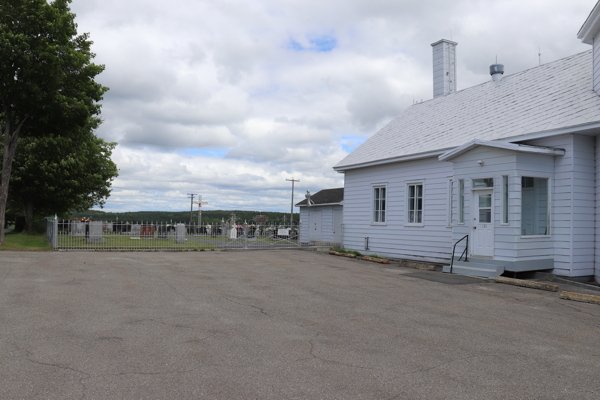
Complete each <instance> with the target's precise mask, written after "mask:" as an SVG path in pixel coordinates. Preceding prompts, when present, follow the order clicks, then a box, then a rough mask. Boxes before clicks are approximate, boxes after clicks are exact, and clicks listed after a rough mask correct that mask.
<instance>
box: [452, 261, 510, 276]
mask: <svg viewBox="0 0 600 400" xmlns="http://www.w3.org/2000/svg"><path fill="white" fill-rule="evenodd" d="M443 271H444V272H446V273H449V272H450V266H449V265H444V269H443ZM503 272H504V266H502V265H498V264H484V263H479V262H478V263H475V262H470V261H469V262H464V261H458V262H454V266H453V267H452V273H453V274H458V275H468V276H480V277H483V278H496V277H498V276H500V275H502V273H503Z"/></svg>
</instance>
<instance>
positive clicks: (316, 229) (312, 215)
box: [308, 210, 321, 241]
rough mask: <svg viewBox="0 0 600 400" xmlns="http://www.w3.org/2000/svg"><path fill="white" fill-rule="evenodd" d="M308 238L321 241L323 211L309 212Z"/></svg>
mask: <svg viewBox="0 0 600 400" xmlns="http://www.w3.org/2000/svg"><path fill="white" fill-rule="evenodd" d="M308 238H309V239H310V240H315V241H319V240H321V211H315V210H310V211H309V217H308Z"/></svg>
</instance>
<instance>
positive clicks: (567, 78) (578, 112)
mask: <svg viewBox="0 0 600 400" xmlns="http://www.w3.org/2000/svg"><path fill="white" fill-rule="evenodd" d="M573 127H580V128H581V129H583V128H590V127H600V97H599V96H598V95H597V94H596V93H595V92H594V91H593V90H592V51H591V50H589V51H586V52H583V53H579V54H575V55H573V56H570V57H567V58H563V59H561V60H558V61H554V62H551V63H547V64H543V65H541V66H538V67H535V68H531V69H528V70H526V71H523V72H518V73H515V74H512V75H508V76H505V77H503V78H502V79H501V80H499V81H497V82H493V81H491V80H490V81H488V82H486V83H483V84H481V85H478V86H474V87H471V88H468V89H464V90H461V91H458V92H455V93H452V94H449V95H446V96H441V97H438V98H435V99H432V100H429V101H425V102H423V103H418V104H414V105H412V106H410V107H409V108H408V109H406V110H405V111H404V112H403V113H402V114H400V115H399V116H398V117H396V118H395V119H393V120H392V121H391V122H390V123H388V124H387V125H386V126H384V127H383V128H382V129H381V130H380V131H379V132H377V133H375V134H374V135H373V136H372V137H371V138H370V139H369V140H367V141H366V142H365V143H363V144H362V145H361V146H360V147H358V148H357V149H356V150H355V151H354V152H352V153H351V154H349V155H348V156H347V157H346V158H344V159H343V160H342V161H340V162H339V163H338V164H337V165H336V166H335V167H334V169H336V170H338V171H344V170H347V169H352V168H360V167H364V166H369V165H377V164H382V163H389V162H397V161H404V160H408V159H412V158H423V157H427V156H439V155H440V154H442V153H444V152H445V151H447V150H449V149H452V148H455V147H457V146H459V145H461V144H462V143H466V142H468V141H470V140H474V139H481V140H488V141H491V140H504V141H518V140H523V139H524V138H523V136H524V135H530V134H537V133H544V132H547V133H548V134H551V133H552V132H556V131H559V130H561V129H564V128H569V129H571V128H573Z"/></svg>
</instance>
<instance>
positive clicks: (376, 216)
mask: <svg viewBox="0 0 600 400" xmlns="http://www.w3.org/2000/svg"><path fill="white" fill-rule="evenodd" d="M386 196H387V187H386V186H385V185H382V186H373V223H374V224H385V223H386V219H385V217H386V215H385V211H386V204H385V203H386Z"/></svg>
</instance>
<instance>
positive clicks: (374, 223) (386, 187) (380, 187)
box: [370, 183, 388, 225]
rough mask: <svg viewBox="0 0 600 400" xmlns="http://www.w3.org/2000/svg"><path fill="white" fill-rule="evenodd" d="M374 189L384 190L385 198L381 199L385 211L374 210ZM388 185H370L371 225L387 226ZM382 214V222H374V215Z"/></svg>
mask: <svg viewBox="0 0 600 400" xmlns="http://www.w3.org/2000/svg"><path fill="white" fill-rule="evenodd" d="M375 189H385V198H384V199H383V200H384V201H385V209H384V210H383V211H382V210H376V209H375ZM387 199H388V185H387V183H374V184H372V185H371V207H370V210H371V225H387V214H388V208H387V207H388V201H387ZM376 212H378V213H383V219H384V222H380V221H375V213H376Z"/></svg>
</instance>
